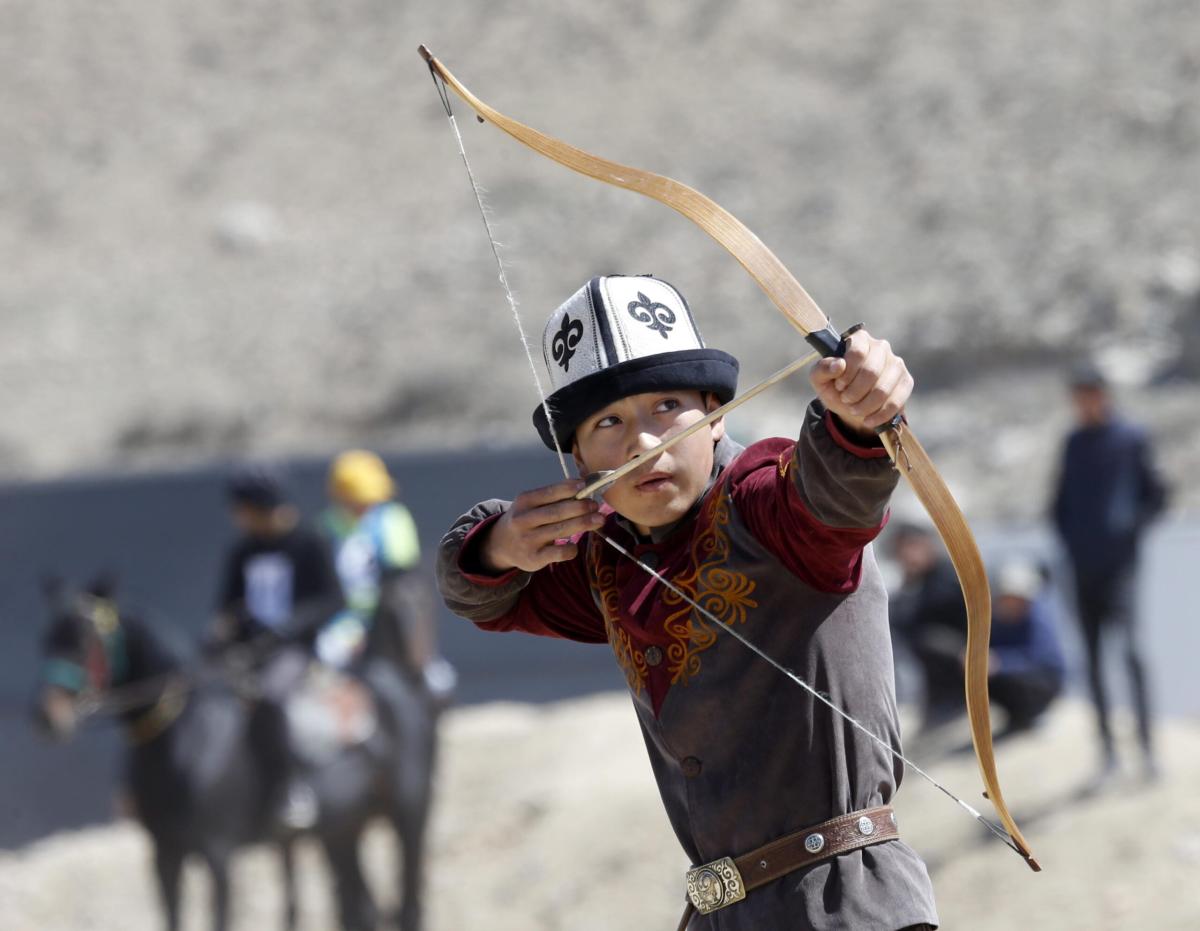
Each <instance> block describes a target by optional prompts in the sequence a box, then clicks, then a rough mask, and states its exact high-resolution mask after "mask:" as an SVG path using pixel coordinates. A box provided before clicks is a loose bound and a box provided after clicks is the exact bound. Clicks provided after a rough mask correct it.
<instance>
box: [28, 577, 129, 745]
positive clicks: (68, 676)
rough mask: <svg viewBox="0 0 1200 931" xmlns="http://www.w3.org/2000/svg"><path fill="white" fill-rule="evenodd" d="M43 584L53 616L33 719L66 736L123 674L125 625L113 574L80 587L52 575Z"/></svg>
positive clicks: (55, 734)
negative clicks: (119, 609) (115, 598)
mask: <svg viewBox="0 0 1200 931" xmlns="http://www.w3.org/2000/svg"><path fill="white" fill-rule="evenodd" d="M44 590H45V596H46V600H47V603H48V606H49V612H50V617H49V621H48V623H47V626H46V631H45V635H44V636H43V638H42V667H41V672H40V674H39V676H38V681H37V687H36V688H37V695H36V698H35V701H34V709H33V714H34V721H35V723H36V724H37V725H38V726H39V727H41V728H42V729H43V730H44V731H45V732H46V733H48V734H50V735H51V736H53V737H56V738H58V739H66V738H68V737H70V736H71V735H72V734H73V733H74V731H75V729H76V728H77V727H78V725H79V722H80V721H81V720H82V719H83V718H84V717H85V716H86V715H87V714H88V713H89V710H90V709H89V705H90V704H92V703H93V702H94V701H95V700H96V699H98V698H99V697H100V696H101V695H103V694H104V692H106V691H107V690H108V689H110V688H112V687H113V686H114V685H117V684H119V682H120V680H121V678H122V677H123V675H124V671H125V670H124V668H123V667H124V666H125V665H126V652H125V644H124V629H123V627H122V625H121V616H120V613H119V612H118V610H117V605H116V602H115V601H114V600H113V594H114V591H115V585H114V584H113V580H112V578H111V577H110V576H101V577H100V578H98V579H96V580H95V581H94V582H93V583H92V584H91V585H88V586H87V587H86V588H84V589H82V590H73V589H71V588H70V587H69V586H68V585H67V584H65V583H64V582H63V581H62V580H60V579H48V580H47V581H46V583H45V585H44Z"/></svg>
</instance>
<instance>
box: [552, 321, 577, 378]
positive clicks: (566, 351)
mask: <svg viewBox="0 0 1200 931" xmlns="http://www.w3.org/2000/svg"><path fill="white" fill-rule="evenodd" d="M581 339H583V322H582V321H581V320H572V319H571V318H570V316H568V315H567V314H563V321H562V327H561V329H559V331H558V332H557V333H555V334H554V342H553V343H552V345H551V351H552V352H553V353H554V361H555V362H557V363H558V364H559V365H561V366H562V367H563V371H564V372H569V371H570V370H571V359H572V358H573V357H574V355H575V347H576V346H578V345H579V341H580V340H581Z"/></svg>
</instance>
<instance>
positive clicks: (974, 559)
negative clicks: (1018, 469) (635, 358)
mask: <svg viewBox="0 0 1200 931" xmlns="http://www.w3.org/2000/svg"><path fill="white" fill-rule="evenodd" d="M419 52H420V54H421V57H422V58H424V59H425V61H426V62H427V63H428V64H429V68H430V70H431V71H432V72H433V73H434V75H435V76H436V77H437V78H439V79H440V80H441V81H443V82H444V83H445V84H446V85H448V86H449V87H450V88H452V89H453V90H454V92H455V93H456V94H458V95H459V97H461V98H462V99H463V100H464V101H466V103H467V104H468V105H469V106H470V107H471V108H472V109H473V110H474V111H475V112H476V113H477V114H478V115H479V117H480V119H481V120H484V121H486V122H489V123H492V124H494V125H495V126H496V127H498V128H499V129H501V130H503V131H504V132H506V133H507V134H508V135H510V136H512V137H513V138H514V139H516V140H517V141H518V142H520V143H521V144H522V145H525V146H527V147H528V148H531V149H533V150H534V151H535V152H539V153H541V154H542V155H544V156H546V157H547V158H549V159H551V160H552V161H555V162H558V163H559V164H560V165H563V166H565V167H567V168H570V169H571V170H572V171H576V172H578V173H580V174H583V175H587V176H588V177H590V178H594V179H596V180H597V181H603V182H604V183H606V184H612V185H615V186H616V187H620V188H624V189H625V190H628V191H633V192H635V193H637V194H642V195H644V196H646V197H649V198H651V199H652V200H656V201H658V202H659V203H661V204H664V205H665V206H667V207H670V208H671V209H673V210H675V211H677V212H678V213H681V214H683V216H685V217H687V218H688V219H689V220H691V221H692V222H693V223H695V224H696V225H697V226H699V227H700V228H701V229H703V230H704V231H705V232H706V233H708V235H709V236H711V237H712V238H713V239H715V240H716V241H717V242H718V243H719V244H720V245H721V246H723V247H724V248H725V250H726V251H727V252H729V253H730V254H731V255H732V256H733V257H734V258H735V259H737V261H738V263H739V264H740V265H741V266H742V267H743V268H744V269H746V271H747V272H748V273H749V274H750V276H751V277H752V278H753V279H754V280H755V281H756V282H757V283H758V285H759V287H760V288H762V290H763V291H764V292H765V293H766V295H767V297H769V298H770V299H771V301H772V302H773V303H774V304H775V306H776V307H778V308H779V310H780V311H781V312H782V313H783V315H784V317H785V318H786V319H787V320H788V321H789V322H790V323H791V324H792V325H793V326H794V327H796V329H798V330H799V331H800V332H801V333H803V334H804V335H805V336H809V334H815V333H818V332H819V331H822V330H828V329H829V328H830V323H829V320H828V318H827V317H826V316H825V314H824V313H823V312H822V311H821V309H820V308H819V307H818V306H817V304H816V302H815V301H814V300H813V299H812V298H811V297H810V296H809V294H808V292H807V291H805V290H804V288H803V287H802V286H801V284H800V282H799V281H797V280H796V278H795V276H794V275H792V273H791V272H789V271H788V270H787V268H786V267H785V266H784V264H783V263H782V262H781V261H780V260H779V258H778V257H777V256H776V255H775V254H774V253H773V252H772V251H771V250H770V249H768V248H767V246H766V245H765V244H764V243H763V242H762V240H760V239H759V238H758V237H757V236H756V235H755V234H754V233H753V232H751V231H750V229H749V228H748V227H747V226H746V225H745V224H744V223H742V221H741V220H739V219H738V218H737V217H735V216H734V215H733V214H731V213H730V212H729V211H728V210H726V209H725V208H723V207H721V206H720V205H719V204H717V203H715V202H714V201H712V200H711V199H709V198H708V197H706V196H705V195H703V194H701V193H700V192H699V191H697V190H695V189H694V188H690V187H688V186H687V185H685V184H681V183H680V182H678V181H675V180H674V179H672V178H667V177H665V176H663V175H658V174H654V173H653V172H649V171H643V170H642V169H640V168H633V167H630V166H628V165H622V164H620V163H619V162H614V161H610V160H608V159H605V158H600V157H599V156H596V155H592V154H591V153H589V152H586V151H584V150H583V149H580V148H577V147H575V146H572V145H568V144H567V143H565V142H562V141H561V140H558V139H555V138H554V137H553V136H549V135H547V134H545V133H543V132H540V131H538V130H536V129H533V128H532V127H529V126H526V125H525V124H523V123H520V122H518V121H517V120H514V119H512V118H511V117H507V116H505V115H504V114H503V113H501V112H500V111H498V110H496V109H494V108H492V107H490V106H488V105H487V104H486V103H484V102H483V101H482V100H480V99H479V98H478V97H476V96H475V95H474V94H472V93H471V92H470V91H469V90H467V88H466V87H465V86H464V85H463V84H462V82H460V81H459V80H458V79H457V78H455V77H454V75H453V74H451V73H450V71H449V70H448V69H447V68H446V67H445V65H443V64H442V63H441V62H440V61H438V59H437V58H436V57H434V55H433V54H432V53H431V52H430V51H429V49H427V48H426V47H425V46H423V45H422V46H421V47H420V49H419ZM882 436H883V440H884V445H885V446H886V447H887V450H888V454H889V456H891V458H892V462H893V463H894V464H895V465H896V467H897V468H898V469H899V470H900V472H901V474H903V475H904V476H905V478H906V479H908V481H909V484H910V485H911V486H912V488H913V491H914V492H915V493H916V495H917V498H918V499H919V500H920V501H921V503H922V504H923V505H924V507H925V509H926V511H927V512H928V513H929V516H930V518H931V519H932V520H933V523H934V526H935V527H936V528H937V531H938V534H939V535H940V536H941V538H942V541H943V543H944V544H945V545H946V548H947V551H948V552H949V554H950V559H951V562H952V563H953V564H954V568H955V571H956V572H957V573H958V579H959V584H960V585H961V587H962V590H963V597H964V599H965V601H966V605H967V621H968V633H967V658H966V663H965V679H966V699H967V714H968V718H969V720H970V725H971V737H972V741H973V743H974V746H975V756H976V758H977V759H978V761H979V769H980V774H981V776H982V778H983V784H984V786H985V788H986V793H985V794H986V796H987V797H988V799H989V800H990V801H991V802H992V805H993V806H994V807H995V809H996V814H997V815H998V816H999V818H1000V821H1001V823H1002V824H1003V825H1004V828H1005V830H1006V831H1007V832H1008V835H1009V840H1010V843H1011V846H1012V847H1013V849H1014V850H1016V851H1017V853H1019V854H1020V855H1021V856H1022V857H1024V858H1025V861H1026V862H1027V863H1028V864H1029V866H1030V868H1032V869H1033V870H1035V871H1036V870H1040V869H1041V867H1040V865H1039V864H1038V862H1037V860H1036V859H1034V857H1033V854H1032V853H1031V852H1030V850H1029V845H1028V844H1027V843H1026V841H1025V838H1024V837H1023V836H1022V835H1021V832H1020V830H1019V829H1018V828H1017V825H1016V822H1015V821H1014V820H1013V818H1012V815H1011V814H1010V813H1009V811H1008V807H1007V806H1006V805H1005V802H1004V796H1003V793H1002V792H1001V791H1000V780H999V776H998V775H997V773H996V760H995V755H994V752H993V748H992V729H991V716H990V713H989V708H988V688H987V658H988V640H989V635H990V632H991V593H990V590H989V588H988V579H987V571H986V570H985V569H984V565H983V559H982V557H981V556H980V553H979V547H978V546H977V545H976V543H975V539H974V537H973V536H972V535H971V531H970V528H969V527H968V526H967V522H966V518H965V517H964V516H963V513H962V511H961V509H960V508H959V507H958V504H957V503H956V502H955V500H954V497H953V496H952V495H951V494H950V491H949V489H948V488H947V487H946V483H945V482H944V481H943V480H942V477H941V476H940V475H939V474H938V472H937V470H936V469H935V468H934V466H933V463H932V462H931V461H930V459H929V456H928V454H926V452H925V450H924V449H923V448H922V447H921V445H920V443H919V442H918V441H917V439H916V437H915V436H913V434H912V433H911V432H910V431H909V430H908V428H907V426H904V425H901V426H899V427H896V428H893V429H891V430H888V431H886V432H885V433H883V434H882ZM973 813H974V814H976V816H977V817H978V813H977V812H973Z"/></svg>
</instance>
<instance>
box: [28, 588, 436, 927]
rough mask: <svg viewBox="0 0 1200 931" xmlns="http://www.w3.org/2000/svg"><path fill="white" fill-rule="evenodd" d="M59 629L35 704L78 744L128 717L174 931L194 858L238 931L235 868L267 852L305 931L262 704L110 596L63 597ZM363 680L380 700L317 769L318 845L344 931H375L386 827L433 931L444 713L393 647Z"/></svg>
mask: <svg viewBox="0 0 1200 931" xmlns="http://www.w3.org/2000/svg"><path fill="white" fill-rule="evenodd" d="M51 605H52V609H51V619H50V624H49V628H48V630H47V632H46V636H45V641H44V666H43V672H42V677H41V679H40V683H39V688H38V695H37V699H36V705H35V716H36V718H37V719H38V721H39V723H40V724H41V725H43V726H44V727H46V728H47V729H48V730H49V731H50V732H51V733H52V734H55V735H57V736H59V737H64V738H65V737H66V736H68V735H70V734H71V733H72V732H73V731H74V729H75V728H76V726H77V725H78V724H79V722H80V721H81V720H82V718H84V717H85V716H87V715H88V714H90V713H95V712H97V711H105V712H109V713H111V714H114V715H116V716H117V717H118V718H119V719H120V721H121V724H122V726H123V730H124V732H125V736H126V739H127V742H128V751H127V754H128V756H127V761H126V771H125V778H126V788H127V790H128V794H129V796H130V797H131V800H132V802H133V804H134V806H135V808H136V815H137V818H138V820H139V821H141V823H142V825H143V826H144V827H145V829H146V830H147V831H148V832H149V834H150V837H151V839H152V841H153V844H154V864H155V873H156V875H157V879H158V885H159V892H160V895H161V899H162V904H163V909H164V912H165V917H166V928H167V929H168V931H177V929H178V928H179V921H180V917H179V899H180V896H179V880H180V874H181V872H182V867H183V862H184V859H185V858H186V857H187V856H189V855H197V856H199V857H200V858H201V859H202V860H203V861H204V862H205V863H206V864H207V865H208V868H209V869H210V870H211V872H212V878H213V885H212V889H213V903H212V905H213V924H212V926H213V928H214V929H216V931H226V929H227V928H228V927H229V871H228V864H229V858H230V856H231V854H232V853H233V851H234V849H235V848H237V847H238V846H240V845H242V844H246V843H251V842H256V841H270V842H275V843H277V844H278V846H279V850H280V852H281V863H282V868H283V877H284V894H285V902H286V916H285V922H284V927H285V928H287V929H289V931H290V929H292V928H294V927H295V924H296V894H295V880H294V873H293V858H292V843H293V841H294V839H295V836H296V835H295V833H294V832H289V831H287V830H286V829H284V828H282V827H281V826H279V825H278V824H276V823H274V822H273V818H272V816H271V815H270V814H269V813H270V812H272V811H273V810H274V808H273V806H272V805H271V804H269V802H268V800H269V799H271V798H272V797H274V796H276V795H277V794H278V793H277V790H278V787H277V786H272V785H269V784H268V783H269V781H270V780H269V779H268V778H267V777H266V776H265V775H264V773H263V772H262V767H260V765H259V764H258V763H257V762H256V760H257V759H258V757H259V756H260V755H258V754H256V753H255V752H253V750H252V746H253V742H254V741H255V740H256V739H257V735H256V714H255V708H254V702H253V701H250V700H247V699H245V698H243V697H242V696H241V695H240V694H239V691H240V690H239V689H235V688H234V687H233V683H232V682H231V677H230V676H229V675H228V674H227V673H226V671H225V670H223V669H222V668H219V667H214V666H212V665H184V664H183V663H182V662H181V661H180V659H179V658H178V657H177V656H176V655H175V654H174V653H173V652H172V651H170V650H168V649H167V648H166V647H165V646H164V645H163V644H162V642H161V641H160V640H159V639H158V638H157V637H155V636H154V635H153V633H152V631H151V630H150V629H149V627H148V626H147V625H146V624H144V623H142V622H140V621H138V620H136V619H134V618H130V617H125V616H123V615H121V614H120V613H119V611H118V609H117V606H116V603H115V602H114V601H113V600H112V598H111V597H110V592H109V591H108V588H107V585H96V586H92V587H91V588H89V590H87V591H84V592H78V593H74V592H68V591H66V590H65V589H63V588H62V587H61V586H59V587H56V588H55V590H54V591H53V592H52V593H51ZM374 640H375V643H374V644H372V646H373V648H374V652H373V653H372V654H371V655H372V659H371V660H370V661H369V662H368V663H367V664H366V666H365V668H364V669H363V671H362V675H361V678H360V680H359V681H361V682H363V683H365V684H366V686H367V689H368V691H369V694H370V695H371V696H372V697H373V699H374V705H375V709H376V715H377V721H378V726H377V727H376V729H375V732H374V733H373V734H372V735H371V737H370V738H369V739H367V740H365V741H364V742H362V743H359V744H357V745H354V746H346V747H342V748H340V749H338V750H337V751H336V752H334V753H332V754H329V755H328V756H327V757H323V758H321V760H320V761H319V762H317V763H316V764H311V763H310V764H309V765H308V766H307V767H306V769H305V776H306V780H307V781H308V783H309V785H310V786H311V787H312V789H313V790H314V792H315V794H316V797H317V801H318V812H319V814H318V817H317V822H316V825H315V826H314V827H313V828H312V833H313V834H314V835H315V836H316V837H317V839H318V840H319V841H320V843H321V845H322V846H323V848H324V851H325V854H326V857H327V859H328V862H329V865H330V868H331V871H332V873H333V876H334V883H335V893H336V898H337V903H338V911H339V915H340V918H341V925H342V928H343V929H344V931H374V929H375V928H377V927H378V925H379V914H378V911H377V909H376V906H375V903H374V901H373V899H372V896H371V894H370V891H369V890H368V888H367V885H366V881H365V879H364V876H363V871H362V865H361V862H360V858H359V852H358V846H359V839H360V837H361V835H362V832H363V830H364V829H365V827H366V826H367V824H368V822H369V821H371V820H372V819H373V818H375V817H383V818H386V819H387V820H388V821H390V822H391V824H392V825H393V826H394V827H395V829H396V833H397V836H398V837H399V839H400V847H401V850H400V853H401V856H400V864H401V867H400V874H399V876H398V880H399V884H400V889H401V904H400V908H399V910H398V913H397V914H396V915H395V916H394V923H395V925H396V926H398V927H399V928H400V929H402V931H419V928H420V925H421V891H422V866H423V859H424V836H425V828H426V821H427V814H428V810H429V804H430V798H431V788H432V775H433V764H434V751H435V738H436V718H437V711H436V709H435V708H434V707H433V705H432V703H431V701H430V699H429V698H428V697H427V695H426V693H425V692H424V690H422V689H421V688H419V687H418V686H417V685H415V684H414V683H412V682H411V681H410V679H409V677H406V676H405V675H404V674H402V673H401V672H399V671H398V670H399V667H398V666H397V665H396V664H395V663H394V662H393V661H392V660H393V657H391V656H390V655H389V653H390V650H391V649H392V644H393V643H394V642H395V640H396V638H395V637H389V636H388V635H387V632H386V631H384V632H382V636H377V637H375V638H374Z"/></svg>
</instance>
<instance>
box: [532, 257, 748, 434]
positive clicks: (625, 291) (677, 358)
mask: <svg viewBox="0 0 1200 931" xmlns="http://www.w3.org/2000/svg"><path fill="white" fill-rule="evenodd" d="M542 355H543V358H544V359H545V361H546V369H547V370H548V371H549V373H550V386H551V390H552V393H551V394H550V397H549V398H548V399H547V403H548V404H549V406H550V413H551V416H552V418H553V421H554V433H551V430H550V422H549V420H548V419H547V417H546V411H545V409H544V408H543V407H541V406H539V407H538V408H537V410H535V411H534V412H533V423H534V426H536V427H537V430H538V433H539V435H540V436H541V438H542V442H544V443H545V444H546V445H547V446H549V447H550V448H551V449H553V448H554V447H555V443H554V435H555V434H557V436H558V442H559V445H561V446H562V447H563V448H564V449H569V448H570V445H571V440H572V437H573V436H574V435H575V429H576V428H577V427H578V426H579V424H580V423H581V422H582V421H583V420H584V419H585V418H587V417H588V416H590V415H591V414H593V413H595V412H596V411H598V410H599V409H600V408H602V407H604V406H605V405H607V404H610V403H612V402H613V401H616V400H618V399H620V398H624V397H628V396H629V395H632V394H642V393H644V392H648V391H662V390H675V389H680V388H695V389H698V390H701V391H712V392H714V393H715V394H716V395H717V397H718V398H720V400H721V402H722V403H724V402H725V401H728V400H730V399H731V398H732V397H733V395H734V393H735V392H736V390H737V376H738V363H737V359H735V358H734V357H733V356H731V355H729V354H728V353H725V352H721V351H720V350H719V349H706V348H705V346H704V340H703V338H702V337H701V336H700V331H699V330H698V329H697V328H696V322H695V320H693V319H692V312H691V309H690V308H689V307H688V305H687V301H685V300H684V299H683V295H682V294H680V293H679V292H678V291H677V290H675V288H674V287H672V286H671V285H669V284H667V282H665V281H661V280H660V279H658V278H654V277H652V276H649V275H637V276H626V275H607V276H602V277H598V278H593V279H592V280H591V281H589V282H588V283H587V284H586V285H584V286H583V287H582V288H580V289H579V290H578V291H576V292H575V293H574V294H573V295H572V296H571V297H570V298H569V299H568V300H567V301H566V302H565V303H564V304H563V305H562V306H560V307H559V308H558V309H557V310H556V311H554V313H553V314H551V315H550V320H549V322H548V323H547V324H546V330H545V332H544V334H543V335H542Z"/></svg>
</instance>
